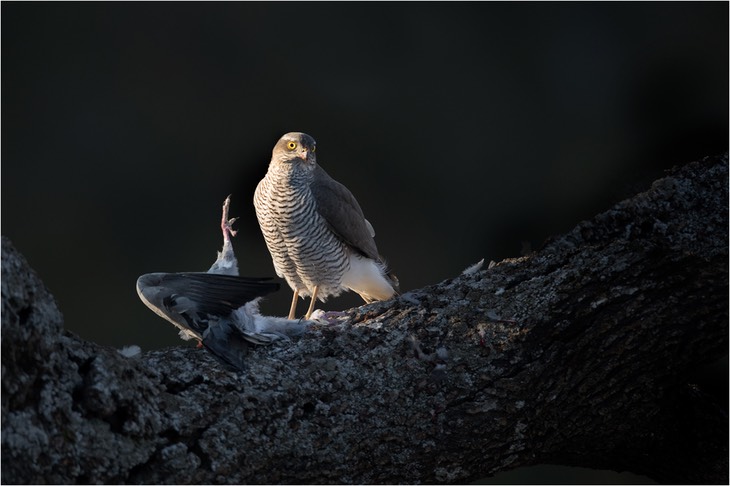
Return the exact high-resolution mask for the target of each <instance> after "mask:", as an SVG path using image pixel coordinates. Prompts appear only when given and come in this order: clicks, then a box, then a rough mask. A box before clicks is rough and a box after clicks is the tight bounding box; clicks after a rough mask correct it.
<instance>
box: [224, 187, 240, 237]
mask: <svg viewBox="0 0 730 486" xmlns="http://www.w3.org/2000/svg"><path fill="white" fill-rule="evenodd" d="M230 206H231V196H228V197H227V198H226V200H225V201H223V214H222V216H221V231H223V241H224V242H226V241H231V237H232V236H236V233H238V232H237V231H236V230H234V229H233V223H235V222H236V220H237V219H238V218H230V219H228V209H229V207H230Z"/></svg>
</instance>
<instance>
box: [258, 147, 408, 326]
mask: <svg viewBox="0 0 730 486" xmlns="http://www.w3.org/2000/svg"><path fill="white" fill-rule="evenodd" d="M316 148H317V146H316V142H315V141H314V139H313V138H312V137H310V136H309V135H307V134H306V133H299V132H292V133H287V134H286V135H284V136H282V137H281V138H280V139H279V141H278V142H277V143H276V145H275V146H274V150H273V152H272V156H271V162H270V164H269V169H268V172H267V173H266V176H265V177H264V178H263V179H262V180H261V182H259V184H258V186H257V187H256V192H255V194H254V206H255V208H256V217H257V218H258V221H259V225H260V226H261V232H262V233H263V235H264V239H265V240H266V246H267V247H268V249H269V252H270V253H271V257H272V259H273V261H274V269H275V270H276V274H277V275H278V276H279V277H282V278H284V279H286V281H287V283H288V284H289V286H290V287H291V288H292V290H293V291H294V297H293V299H292V303H291V308H290V310H289V319H293V318H294V315H295V312H296V304H297V298H298V297H299V296H302V297H307V296H310V297H311V302H310V304H309V309H308V310H307V314H306V316H305V319H309V317H310V315H311V314H312V310H313V309H314V304H315V302H316V300H317V298H319V299H320V300H321V301H323V302H324V300H325V299H326V298H327V297H329V296H337V295H339V294H340V293H341V292H342V291H343V290H345V289H350V290H353V291H355V292H357V293H358V294H360V296H361V297H362V298H363V299H364V300H365V302H372V301H375V300H387V299H389V298H391V297H392V296H393V295H395V293H396V288H397V285H398V283H397V282H398V281H397V279H396V277H395V276H394V275H392V274H390V273H389V272H388V270H387V268H386V265H385V262H384V261H383V259H382V258H381V256H380V255H379V254H378V249H377V247H376V246H375V240H374V239H373V237H374V236H375V232H374V231H373V227H372V225H371V224H370V223H369V222H368V220H367V219H365V216H363V212H362V209H360V205H359V204H358V203H357V201H356V200H355V197H354V196H353V195H352V193H351V192H350V191H349V190H348V189H347V188H346V187H345V186H343V185H342V184H340V183H339V182H337V181H336V180H334V179H333V178H332V177H330V176H329V175H328V174H327V172H325V171H324V169H322V168H321V167H320V166H319V165H317V159H316V156H315V150H316Z"/></svg>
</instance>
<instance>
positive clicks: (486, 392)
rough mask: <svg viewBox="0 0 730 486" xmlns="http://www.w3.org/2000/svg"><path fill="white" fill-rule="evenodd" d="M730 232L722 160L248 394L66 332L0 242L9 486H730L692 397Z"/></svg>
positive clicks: (417, 294) (659, 184)
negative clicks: (593, 474)
mask: <svg viewBox="0 0 730 486" xmlns="http://www.w3.org/2000/svg"><path fill="white" fill-rule="evenodd" d="M727 230H728V163H727V155H724V156H722V157H711V158H705V159H704V160H702V161H700V162H695V163H692V164H688V165H687V166H685V167H682V168H680V169H677V170H675V171H673V172H672V173H670V174H669V175H668V176H667V177H665V178H663V179H660V180H658V181H656V182H655V183H654V184H653V185H652V187H651V188H650V189H649V190H648V191H646V192H644V193H641V194H638V195H636V196H635V197H633V198H631V199H628V200H626V201H623V202H621V203H619V204H617V205H616V206H615V207H613V208H611V209H610V210H608V211H606V212H604V213H601V214H599V215H597V216H596V217H594V218H593V219H591V220H589V221H584V222H582V223H580V224H578V225H577V226H576V228H575V229H573V230H572V231H571V232H569V233H567V234H565V235H563V236H559V237H555V238H553V239H552V240H551V241H549V242H547V243H546V244H545V245H544V247H543V248H542V249H540V250H539V251H538V252H536V253H534V254H532V255H529V256H526V257H523V258H518V259H511V260H505V261H502V262H500V263H499V264H497V265H495V266H492V267H491V268H490V269H487V270H481V271H476V272H472V273H469V274H467V275H461V276H459V277H457V278H454V279H451V280H447V281H445V282H442V283H440V284H438V285H434V286H430V287H427V288H424V289H420V290H416V291H412V292H408V293H407V294H404V295H402V296H400V297H399V298H398V299H396V300H392V301H388V302H382V303H376V304H371V305H367V306H363V307H360V308H356V309H352V310H350V311H349V312H348V314H349V316H350V319H349V321H348V322H345V323H343V324H341V325H337V326H331V327H325V326H322V327H316V328H314V329H312V330H311V331H310V332H308V333H307V334H306V335H305V337H303V338H302V339H301V340H299V341H298V342H295V343H291V344H283V345H274V346H269V347H258V348H255V349H252V351H251V353H250V355H249V360H248V363H249V368H248V370H247V372H246V373H241V374H236V373H233V372H230V371H227V370H225V369H223V368H222V367H221V366H220V365H219V363H218V362H217V361H216V360H215V359H213V358H212V357H211V356H210V355H209V354H208V353H206V352H205V351H203V350H196V349H193V348H188V347H177V348H171V349H167V350H162V351H155V352H147V353H142V354H141V355H138V356H136V357H133V358H125V357H123V356H122V355H121V354H119V353H118V352H117V351H116V350H113V349H110V348H107V347H102V346H99V345H96V344H94V343H89V342H85V341H83V340H80V339H79V338H78V337H76V336H74V335H73V334H71V333H69V332H67V331H64V330H63V327H62V318H61V315H60V313H59V311H58V309H57V308H56V305H55V302H54V300H53V297H52V296H51V295H50V294H49V293H48V291H47V290H46V288H45V287H44V285H43V284H42V282H41V281H40V280H39V279H38V277H37V276H36V275H35V273H34V272H33V271H32V270H31V269H30V268H29V267H28V265H27V263H26V262H25V260H24V258H23V257H22V256H21V255H20V254H19V253H18V252H17V251H16V250H15V249H14V248H13V246H12V244H11V243H10V242H9V241H8V240H7V239H6V238H3V240H2V252H3V253H2V391H3V393H2V476H3V481H4V482H18V483H23V482H55V483H68V482H76V483H79V482H124V483H141V482H144V483H161V482H165V483H244V482H245V483H284V482H285V483H351V482H356V483H384V482H385V483H394V482H466V481H471V480H475V479H477V478H480V477H485V476H489V475H492V474H494V473H496V472H499V471H504V470H508V469H512V468H515V467H519V466H527V465H532V464H538V463H555V464H566V465H581V466H587V467H596V468H603V469H614V470H630V471H632V472H636V473H641V474H646V475H648V476H650V477H652V478H654V479H655V480H657V481H659V482H674V483H685V482H686V483H727V481H728V441H727V430H728V419H727V410H726V409H724V408H723V407H720V406H718V405H717V404H716V403H715V402H714V400H713V399H712V398H711V397H710V396H708V395H707V394H706V393H705V392H704V391H703V390H702V389H700V388H698V387H697V386H694V385H692V384H691V383H689V382H688V376H689V373H690V372H691V371H692V370H694V369H696V368H697V367H698V366H700V365H702V364H705V363H708V362H710V361H712V360H715V359H717V358H719V357H722V356H724V355H725V354H726V353H727V347H728V273H727V272H728V233H727ZM244 273H245V272H244ZM130 285H131V283H130ZM161 325H162V324H161Z"/></svg>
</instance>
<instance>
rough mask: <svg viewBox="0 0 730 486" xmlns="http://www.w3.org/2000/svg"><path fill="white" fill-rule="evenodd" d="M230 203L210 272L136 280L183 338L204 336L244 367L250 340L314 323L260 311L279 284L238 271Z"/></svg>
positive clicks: (221, 355) (223, 357)
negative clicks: (266, 297)
mask: <svg viewBox="0 0 730 486" xmlns="http://www.w3.org/2000/svg"><path fill="white" fill-rule="evenodd" d="M229 205H230V196H229V197H228V198H226V200H225V202H224V203H223V217H222V219H221V230H222V231H223V250H222V251H220V252H218V258H217V259H216V261H215V262H214V263H213V265H212V266H211V267H210V269H209V270H208V271H207V272H182V273H148V274H145V275H142V276H141V277H139V278H138V279H137V293H138V294H139V298H140V299H142V302H144V304H145V305H146V306H147V307H149V308H150V309H151V310H152V311H153V312H155V313H156V314H157V315H159V316H160V317H162V318H163V319H166V320H168V321H170V322H171V323H172V324H174V325H175V326H176V327H178V328H179V329H180V332H179V335H180V337H181V338H182V339H185V340H188V339H191V338H195V339H197V340H199V341H200V342H201V343H202V345H203V346H205V347H206V348H207V349H208V350H209V351H210V352H212V353H213V354H214V355H215V356H216V357H217V358H218V359H219V360H220V361H222V362H223V363H224V364H226V365H228V366H231V367H233V368H235V369H237V370H243V369H244V358H245V356H246V353H247V350H248V348H249V346H250V345H251V344H259V345H263V344H270V343H271V342H273V341H275V340H277V339H289V338H291V337H295V336H300V335H301V334H303V333H304V331H305V329H306V327H307V326H308V325H309V324H310V322H309V321H300V320H290V319H283V318H278V317H269V316H262V315H261V314H260V313H259V310H258V301H259V299H260V298H261V297H263V296H265V295H267V294H270V293H272V292H274V291H276V290H278V289H279V284H278V283H276V282H271V279H270V278H249V277H239V276H238V261H237V260H236V256H235V254H234V253H233V244H232V243H231V236H235V235H236V232H235V231H234V230H233V229H232V227H231V225H232V224H233V222H234V221H235V219H228V208H229Z"/></svg>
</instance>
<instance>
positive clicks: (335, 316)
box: [309, 309, 348, 325]
mask: <svg viewBox="0 0 730 486" xmlns="http://www.w3.org/2000/svg"><path fill="white" fill-rule="evenodd" d="M347 316H348V314H347V312H342V311H323V310H322V309H317V310H315V311H314V312H312V315H311V316H309V319H310V320H312V321H316V322H322V323H325V324H330V325H332V324H337V323H339V322H340V321H341V320H342V319H341V318H342V317H347Z"/></svg>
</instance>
